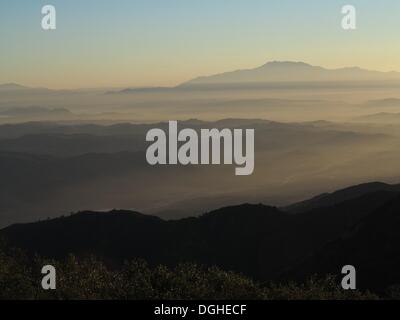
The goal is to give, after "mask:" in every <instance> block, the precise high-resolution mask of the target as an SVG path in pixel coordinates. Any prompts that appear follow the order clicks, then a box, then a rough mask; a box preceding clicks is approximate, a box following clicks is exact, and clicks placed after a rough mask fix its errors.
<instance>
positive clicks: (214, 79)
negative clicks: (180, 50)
mask: <svg viewBox="0 0 400 320" xmlns="http://www.w3.org/2000/svg"><path fill="white" fill-rule="evenodd" d="M393 80H398V81H400V72H395V71H391V72H381V71H373V70H366V69H362V68H359V67H346V68H338V69H327V68H323V67H319V66H313V65H311V64H307V63H304V62H293V61H272V62H267V63H266V64H264V65H262V66H260V67H257V68H253V69H245V70H236V71H231V72H225V73H221V74H215V75H210V76H201V77H198V78H195V79H192V80H189V81H187V82H184V83H182V84H180V85H178V86H176V87H144V88H125V89H122V90H111V91H106V92H105V93H107V94H116V93H153V92H169V91H176V90H187V89H195V88H196V87H206V88H208V87H209V86H213V87H214V88H216V89H218V88H224V86H235V85H239V86H253V87H254V86H260V85H261V86H263V85H266V84H271V83H275V84H276V85H279V84H284V83H292V84H294V83H302V82H303V83H313V82H314V83H329V82H365V81H378V82H380V81H393ZM221 86H222V87H221ZM17 90H24V91H27V90H31V91H32V90H33V91H43V90H49V89H40V88H30V87H25V86H22V85H19V84H15V83H6V84H0V92H1V91H17ZM49 91H50V90H49Z"/></svg>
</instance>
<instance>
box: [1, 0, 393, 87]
mask: <svg viewBox="0 0 400 320" xmlns="http://www.w3.org/2000/svg"><path fill="white" fill-rule="evenodd" d="M47 4H51V5H53V6H55V8H56V12H57V29H56V30H52V31H44V30H42V28H41V19H42V14H41V8H42V6H44V5H47ZM346 4H351V5H354V6H355V7H356V9H357V30H351V31H345V30H343V29H342V28H341V19H342V14H341V8H342V6H344V5H346ZM399 31H400V1H398V0H381V1H379V2H378V1H374V0H347V1H337V0H329V1H321V0H302V1H297V0H201V1H200V0H46V1H42V0H29V1H26V0H0V83H10V82H15V83H20V84H23V85H28V86H35V87H48V88H55V89H60V88H93V87H143V86H173V85H177V84H179V83H182V82H184V81H187V80H190V79H192V78H195V77H197V76H202V75H210V74H216V73H221V72H226V71H232V70H237V69H248V68H253V67H257V66H260V65H262V64H264V63H266V62H268V61H272V60H291V61H304V62H307V63H310V64H313V65H320V66H324V67H328V68H337V67H345V66H359V67H363V68H367V69H374V70H381V71H391V70H397V71H400V58H399V57H400V41H399V39H398V33H399Z"/></svg>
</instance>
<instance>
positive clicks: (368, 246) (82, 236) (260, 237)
mask: <svg viewBox="0 0 400 320" xmlns="http://www.w3.org/2000/svg"><path fill="white" fill-rule="evenodd" d="M318 199H319V200H318V201H317V202H318V203H316V201H315V200H316V199H315V198H314V200H311V201H308V202H307V201H306V202H303V205H302V206H303V209H304V211H301V212H298V213H297V214H291V213H289V212H287V211H284V210H282V209H278V208H275V207H269V206H264V205H250V204H244V205H239V206H233V207H226V208H222V209H219V210H215V211H212V212H209V213H206V214H204V215H202V216H200V217H198V218H186V219H182V220H176V221H172V220H171V221H166V220H162V219H160V218H157V217H153V216H147V215H143V214H140V213H137V212H131V211H118V210H113V211H110V212H89V211H85V212H80V213H78V214H74V215H71V216H69V217H63V218H57V219H52V220H47V221H41V222H36V223H30V224H19V225H13V226H10V227H8V228H5V229H3V230H1V231H0V235H1V236H4V237H5V238H6V239H7V241H8V242H9V244H11V245H13V246H16V247H19V248H22V249H24V250H26V251H27V252H29V253H31V254H34V253H39V254H40V255H43V256H47V257H53V258H62V257H65V256H66V255H67V254H69V253H74V254H77V255H80V256H82V255H83V256H85V255H89V254H95V255H97V256H99V257H101V258H103V259H104V260H105V261H107V262H109V263H112V264H114V265H115V264H121V263H122V262H123V261H124V260H126V259H132V258H138V257H140V258H144V259H146V260H147V261H149V262H150V264H159V263H162V264H166V265H176V264H178V263H180V262H184V261H191V262H197V263H201V264H206V265H217V266H219V267H222V268H224V269H229V270H234V271H239V272H242V273H245V274H247V275H250V276H252V277H254V278H256V279H259V280H263V281H268V280H276V279H281V280H282V279H283V280H288V279H299V278H301V279H304V278H306V277H309V276H310V275H312V274H315V273H317V274H320V275H325V274H327V273H332V274H339V273H340V270H341V268H342V266H343V265H345V264H353V265H355V266H356V268H357V270H359V271H360V277H359V278H358V286H359V288H364V289H365V288H368V289H373V290H378V291H381V290H385V289H386V288H387V287H388V286H389V285H393V284H398V283H400V274H399V272H398V270H399V269H400V236H399V235H400V233H399V228H400V224H399V221H400V219H399V217H400V191H399V187H398V186H390V185H387V184H383V183H371V184H364V185H359V186H354V187H351V188H347V189H344V190H339V191H337V192H335V193H333V194H331V195H324V196H320V197H318ZM304 203H309V204H310V203H311V204H312V206H311V207H310V206H309V208H305V207H304ZM293 207H296V206H292V208H293ZM298 207H299V206H298V205H297V208H298Z"/></svg>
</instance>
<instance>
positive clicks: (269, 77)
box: [183, 61, 400, 86]
mask: <svg viewBox="0 0 400 320" xmlns="http://www.w3.org/2000/svg"><path fill="white" fill-rule="evenodd" d="M382 80H400V73H399V72H379V71H370V70H365V69H361V68H358V67H350V68H340V69H326V68H323V67H318V66H313V65H310V64H307V63H304V62H291V61H285V62H281V61H273V62H268V63H266V64H264V65H262V66H261V67H258V68H254V69H249V70H237V71H232V72H226V73H222V74H217V75H213V76H206V77H199V78H196V79H194V80H191V81H188V82H186V83H184V84H183V86H190V85H209V84H229V83H260V82H303V81H311V82H313V81H315V82H319V81H382Z"/></svg>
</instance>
